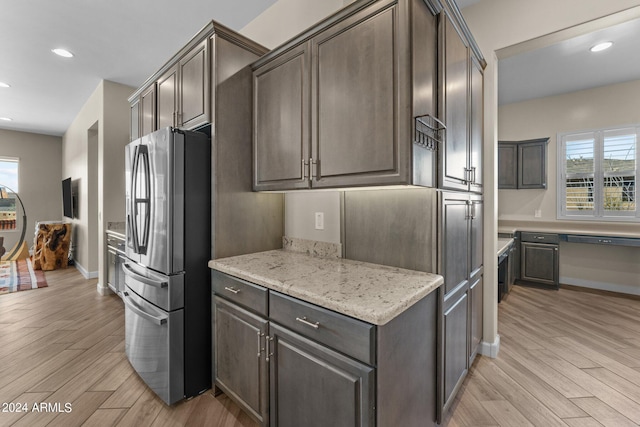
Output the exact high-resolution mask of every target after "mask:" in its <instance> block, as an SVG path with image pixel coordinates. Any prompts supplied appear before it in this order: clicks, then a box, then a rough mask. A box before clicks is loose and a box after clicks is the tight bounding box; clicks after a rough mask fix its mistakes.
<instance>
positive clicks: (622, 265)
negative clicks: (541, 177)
mask: <svg viewBox="0 0 640 427" xmlns="http://www.w3.org/2000/svg"><path fill="white" fill-rule="evenodd" d="M498 117H499V119H498V123H499V126H498V135H499V137H500V139H504V140H521V139H529V138H535V137H547V136H548V137H550V141H549V145H548V153H547V189H546V190H499V191H498V216H499V219H504V220H518V221H527V222H531V223H534V222H537V221H544V222H547V223H548V222H551V223H555V222H557V220H556V216H557V164H558V155H557V150H558V143H557V140H556V138H557V134H558V133H559V132H569V131H579V130H587V129H594V128H603V127H611V126H623V125H630V124H638V123H640V80H636V81H632V82H626V83H620V84H615V85H609V86H603V87H599V88H595V89H590V90H583V91H578V92H573V93H569V94H564V95H558V96H550V97H546V98H539V99H534V100H529V101H525V102H518V103H514V104H508V105H504V106H502V107H500V108H499V110H498ZM536 209H540V211H541V212H542V216H541V217H540V218H535V217H534V210H536ZM562 224H563V227H567V226H568V227H572V228H577V229H585V230H590V229H594V228H598V229H611V228H613V227H614V226H615V227H616V228H615V230H616V232H617V233H624V232H625V230H627V231H629V232H636V230H638V229H639V228H640V225H638V223H623V222H618V223H616V224H613V223H611V222H603V223H599V222H592V221H589V222H585V221H580V222H575V221H574V222H573V223H569V222H566V221H563V222H562ZM560 281H561V283H564V284H572V285H578V286H586V287H591V288H598V289H605V290H612V291H617V292H626V293H631V294H637V295H640V248H625V247H607V248H606V249H605V248H603V247H602V246H599V245H587V244H575V243H563V244H562V245H561V246H560Z"/></svg>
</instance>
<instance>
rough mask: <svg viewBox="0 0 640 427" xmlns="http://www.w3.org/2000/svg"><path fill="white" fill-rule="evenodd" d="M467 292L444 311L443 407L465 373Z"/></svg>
mask: <svg viewBox="0 0 640 427" xmlns="http://www.w3.org/2000/svg"><path fill="white" fill-rule="evenodd" d="M468 302H469V301H468V297H467V292H464V293H463V294H462V296H461V297H460V298H459V299H458V300H457V301H456V302H455V303H454V304H453V305H452V306H451V307H450V308H449V309H448V310H446V311H445V312H444V337H443V339H444V372H443V374H444V375H443V379H444V399H443V402H444V407H445V411H446V410H447V409H448V408H449V406H450V405H451V402H452V401H453V398H454V397H455V392H456V390H457V389H458V387H459V384H460V383H461V382H462V380H463V379H464V377H465V375H466V374H467V363H468V356H467V355H468V353H467V333H468V329H467V327H468V317H467V316H468V309H469V307H468V305H467V304H468Z"/></svg>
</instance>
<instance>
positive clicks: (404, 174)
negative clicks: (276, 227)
mask: <svg viewBox="0 0 640 427" xmlns="http://www.w3.org/2000/svg"><path fill="white" fill-rule="evenodd" d="M434 3H436V2H434ZM437 3H438V4H440V3H439V2H437ZM439 7H440V8H438V7H436V6H434V5H433V4H431V2H424V1H422V0H378V1H371V0H369V1H364V0H361V1H356V2H354V3H352V4H350V5H349V6H347V7H345V8H344V9H342V10H340V11H339V12H337V13H336V14H334V15H332V16H330V17H329V18H327V19H325V20H324V21H322V22H320V23H318V24H317V25H316V26H314V27H312V28H310V29H309V30H307V31H305V32H304V33H302V34H300V35H299V36H298V37H296V38H294V39H292V40H290V41H289V42H287V43H285V44H284V45H282V46H280V47H278V48H276V49H274V50H273V51H271V52H270V53H269V54H267V55H265V56H264V57H262V58H261V59H259V60H258V61H256V62H255V63H254V64H253V82H254V104H253V106H254V115H253V120H254V123H253V125H254V126H253V129H254V182H253V188H254V190H256V191H265V190H267V191H268V190H280V191H281V190H294V189H300V188H340V187H362V186H378V185H420V186H429V187H435V186H436V185H437V180H436V170H437V149H438V145H439V144H440V142H438V141H437V139H438V138H439V135H440V130H441V129H440V127H439V125H438V123H441V122H442V121H441V120H440V121H436V120H433V119H434V118H436V119H437V116H438V105H437V93H438V91H437V85H438V79H437V75H438V73H437V66H438V64H437V58H438V56H437V50H438V13H439V12H440V10H441V8H442V6H441V5H440V6H439ZM465 105H466V104H465ZM465 108H466V107H465ZM418 119H419V120H418ZM416 129H417V130H416Z"/></svg>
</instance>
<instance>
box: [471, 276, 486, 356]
mask: <svg viewBox="0 0 640 427" xmlns="http://www.w3.org/2000/svg"><path fill="white" fill-rule="evenodd" d="M483 292H484V281H483V276H482V275H479V276H476V277H474V278H473V279H472V280H471V286H470V287H469V351H468V354H469V366H471V364H472V363H473V360H474V359H475V357H476V356H477V354H478V351H479V349H480V343H481V342H482V337H483V335H482V326H483V320H482V315H483V312H484V310H483V301H484V297H483Z"/></svg>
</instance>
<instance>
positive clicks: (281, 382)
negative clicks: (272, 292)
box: [270, 325, 375, 427]
mask: <svg viewBox="0 0 640 427" xmlns="http://www.w3.org/2000/svg"><path fill="white" fill-rule="evenodd" d="M271 336H272V338H273V341H272V342H271V351H272V352H273V356H272V357H271V365H270V379H271V381H270V396H271V425H273V426H279V427H290V426H291V427H297V426H307V427H326V426H336V427H337V426H344V427H354V426H373V425H374V424H375V417H374V415H373V409H374V403H375V397H374V381H373V380H374V370H373V368H372V367H370V366H367V365H364V364H362V363H359V362H356V361H355V360H353V359H350V358H348V357H345V356H342V355H341V354H339V353H337V352H335V351H333V350H330V349H329V348H327V347H324V346H322V345H319V344H316V343H314V342H313V341H310V340H307V339H305V338H303V337H301V336H299V335H297V334H294V333H292V332H289V331H287V330H286V329H283V328H280V327H278V326H277V325H272V326H271Z"/></svg>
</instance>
